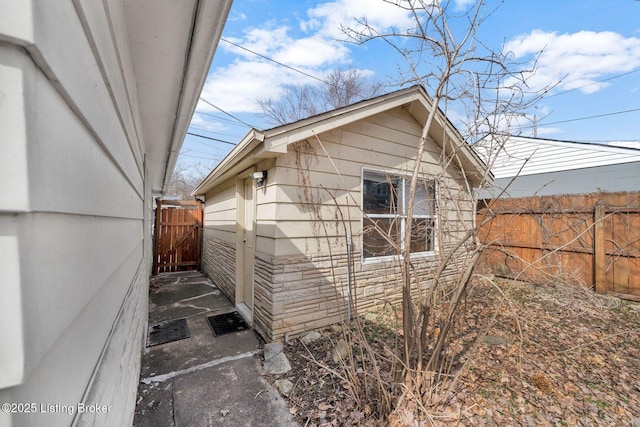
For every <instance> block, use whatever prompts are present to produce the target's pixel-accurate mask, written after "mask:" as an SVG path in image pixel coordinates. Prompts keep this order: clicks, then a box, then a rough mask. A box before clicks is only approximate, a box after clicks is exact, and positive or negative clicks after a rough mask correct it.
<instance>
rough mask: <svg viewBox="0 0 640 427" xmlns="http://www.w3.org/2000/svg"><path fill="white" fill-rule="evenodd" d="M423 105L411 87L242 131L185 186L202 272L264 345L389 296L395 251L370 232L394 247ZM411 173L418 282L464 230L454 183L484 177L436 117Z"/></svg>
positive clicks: (397, 292) (468, 220) (392, 298)
mask: <svg viewBox="0 0 640 427" xmlns="http://www.w3.org/2000/svg"><path fill="white" fill-rule="evenodd" d="M430 109H431V100H430V98H429V97H428V96H427V94H426V92H425V91H424V89H423V88H422V87H419V86H415V87H411V88H408V89H404V90H400V91H397V92H394V93H390V94H387V95H383V96H380V97H377V98H373V99H370V100H366V101H362V102H359V103H356V104H353V105H350V106H347V107H343V108H339V109H337V110H334V111H329V112H327V113H324V114H320V115H317V116H314V117H310V118H308V119H304V120H300V121H297V122H295V123H291V124H288V125H284V126H280V127H277V128H274V129H270V130H267V131H263V132H261V131H257V130H252V131H251V132H250V133H249V134H248V135H247V136H246V137H245V138H244V139H243V140H242V141H241V142H240V143H239V144H238V145H237V146H236V147H235V148H234V149H233V150H232V151H231V153H229V155H228V156H227V157H226V158H225V159H223V160H222V162H221V163H220V164H219V165H218V166H217V167H216V168H215V169H214V170H213V171H212V172H211V173H210V174H209V175H208V176H207V177H206V178H205V179H204V180H203V181H202V183H200V185H199V186H198V187H197V188H196V189H195V190H194V194H195V195H205V196H206V198H205V212H204V216H205V218H204V227H205V229H204V244H203V246H204V247H203V259H202V265H203V270H204V271H205V272H206V273H207V274H209V276H210V277H211V278H212V279H213V281H214V282H215V283H216V284H217V285H218V286H219V287H220V288H221V289H223V290H224V292H225V293H227V294H228V295H229V296H230V297H231V299H232V301H235V304H236V306H237V308H238V311H239V312H240V313H241V314H242V315H243V316H244V317H245V318H246V319H247V320H249V321H250V322H252V324H253V327H254V329H256V330H257V331H258V332H259V333H260V334H262V335H263V336H264V338H265V339H267V340H280V339H282V338H283V337H284V336H285V335H289V336H296V335H299V334H302V333H303V332H305V331H307V330H310V329H315V328H318V327H322V326H325V325H328V324H331V323H335V322H337V321H339V320H340V316H341V315H343V316H346V315H347V314H348V313H349V312H350V310H353V309H354V304H355V303H356V301H357V308H358V309H359V310H364V309H367V308H369V307H371V306H373V305H381V304H384V303H385V301H387V302H397V301H399V299H400V297H401V289H402V287H401V277H400V270H399V264H398V259H397V256H395V255H394V254H396V253H397V250H396V249H394V248H393V247H392V245H391V244H390V243H389V241H388V240H386V239H385V238H384V237H383V236H382V235H381V234H380V232H382V233H383V234H386V235H387V236H388V237H389V239H390V240H391V241H394V242H398V241H399V236H400V234H401V233H400V231H398V230H397V229H396V228H395V227H396V226H400V227H399V228H400V229H401V225H402V224H403V223H404V217H403V215H402V212H403V208H404V206H406V204H407V200H406V199H407V198H406V197H405V195H406V191H405V190H406V189H407V188H408V186H409V180H408V176H409V175H410V174H411V170H412V168H413V165H414V164H415V156H416V151H417V147H418V143H419V140H420V135H421V131H422V127H423V125H424V124H425V123H426V118H427V116H428V113H429V111H430ZM445 147H446V148H445ZM445 158H446V159H451V158H453V161H452V162H450V163H446V161H445ZM443 164H449V166H447V167H443V166H442V165H443ZM420 171H421V181H420V186H419V188H420V191H418V193H417V197H416V211H415V214H414V224H416V226H415V232H416V234H415V235H414V243H413V244H412V246H413V247H412V251H413V253H414V255H413V257H412V265H413V267H414V272H415V276H414V279H415V280H417V281H419V282H420V283H423V284H424V283H425V281H426V278H427V277H428V274H429V273H430V272H432V271H433V267H434V266H435V265H436V263H437V261H438V257H439V249H443V250H444V249H445V248H446V247H447V245H448V244H449V243H448V242H449V239H452V240H455V237H456V236H459V235H460V234H461V233H464V231H465V230H466V229H468V227H469V226H470V225H471V224H472V223H473V220H474V218H473V214H472V205H471V201H470V200H469V197H465V194H468V193H466V192H465V191H464V190H463V188H466V187H465V185H466V184H467V183H468V184H470V185H471V186H474V185H477V183H478V182H479V181H480V179H481V177H482V175H483V173H484V172H485V171H484V166H483V164H482V162H481V161H480V160H479V158H478V157H477V156H476V155H475V154H474V153H473V150H471V149H470V148H469V146H467V145H466V144H465V143H464V142H463V141H462V140H461V138H460V136H459V134H458V132H457V131H456V130H455V129H454V128H453V126H452V125H451V123H450V122H449V121H448V120H447V119H446V118H445V117H444V115H443V114H442V112H440V111H438V114H436V116H435V120H434V121H433V123H432V127H431V129H430V132H429V138H428V139H427V142H426V150H425V153H424V155H423V158H422V162H421V165H420ZM465 179H466V181H465ZM376 224H377V226H378V227H379V229H378V231H376V229H375V228H374V227H375V225H376ZM442 229H446V233H440V231H441V230H442ZM363 230H364V231H363ZM440 235H446V236H445V237H446V241H444V240H445V239H444V238H443V239H440V238H439V237H438V236H440ZM349 243H351V244H349ZM462 258H464V254H461V256H460V259H462ZM453 270H455V269H453ZM453 270H452V271H453ZM452 274H453V273H452ZM350 277H351V278H352V279H353V280H350V279H349V278H350ZM351 286H355V289H353V292H352V293H351V294H350V293H349V288H350V287H351ZM349 295H351V296H352V298H349Z"/></svg>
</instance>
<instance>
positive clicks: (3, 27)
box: [0, 0, 35, 46]
mask: <svg viewBox="0 0 640 427" xmlns="http://www.w3.org/2000/svg"><path fill="white" fill-rule="evenodd" d="M0 10H1V11H2V13H0V40H4V41H6V42H9V43H10V44H17V45H20V46H28V45H33V44H35V34H34V23H33V22H34V20H33V2H31V1H27V0H24V1H15V0H0Z"/></svg>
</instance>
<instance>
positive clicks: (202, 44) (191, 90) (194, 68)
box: [163, 0, 232, 193]
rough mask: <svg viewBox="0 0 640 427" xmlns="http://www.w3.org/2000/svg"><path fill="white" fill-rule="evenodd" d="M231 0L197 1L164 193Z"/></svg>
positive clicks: (166, 170)
mask: <svg viewBox="0 0 640 427" xmlns="http://www.w3.org/2000/svg"><path fill="white" fill-rule="evenodd" d="M231 3H232V0H224V1H220V0H200V1H199V3H198V10H197V14H196V17H195V20H194V23H193V32H192V37H191V46H190V49H189V59H188V62H187V68H186V70H185V77H184V80H183V88H182V93H181V96H180V103H179V106H178V112H177V114H176V122H175V127H174V129H173V135H172V137H171V146H170V148H169V153H168V154H169V155H168V158H167V165H166V169H165V175H164V185H163V193H164V192H165V191H166V188H167V186H168V185H169V183H170V182H171V175H172V174H173V168H174V167H175V165H176V161H177V160H178V154H179V153H180V148H181V147H182V143H183V142H184V138H185V136H186V135H187V129H188V128H189V123H190V122H191V118H192V117H193V113H194V112H195V109H196V105H197V104H198V99H199V98H200V93H202V88H203V87H204V83H205V80H206V79H207V75H208V73H209V67H210V66H211V62H212V60H213V55H214V53H215V51H216V48H217V46H218V42H219V41H220V37H221V35H222V30H223V28H224V24H225V22H226V20H227V16H228V15H229V10H230V9H231Z"/></svg>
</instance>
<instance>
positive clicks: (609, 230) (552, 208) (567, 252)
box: [477, 192, 640, 301]
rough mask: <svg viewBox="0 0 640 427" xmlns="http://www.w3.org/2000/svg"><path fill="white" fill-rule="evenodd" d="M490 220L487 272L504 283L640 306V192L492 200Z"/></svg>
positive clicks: (485, 212) (483, 211) (485, 234)
mask: <svg viewBox="0 0 640 427" xmlns="http://www.w3.org/2000/svg"><path fill="white" fill-rule="evenodd" d="M492 215H494V216H493V218H491V216H492ZM487 216H488V218H491V219H490V220H489V221H488V222H487V223H486V224H484V225H482V226H481V227H480V230H479V235H480V240H481V241H482V242H483V243H484V244H485V245H488V246H487V249H486V250H485V251H484V254H483V260H482V266H483V267H484V268H486V269H489V270H490V271H491V272H492V273H494V274H496V275H497V276H503V277H508V278H512V279H518V280H527V281H533V282H538V283H541V282H542V281H545V282H547V283H548V282H551V281H563V282H565V283H567V282H568V283H571V284H579V285H582V286H587V287H593V289H595V290H596V291H597V292H598V293H602V294H604V293H608V294H612V295H615V296H619V297H621V298H626V299H631V300H636V301H640V192H632V193H631V192H630V193H596V194H585V195H569V196H541V197H529V198H519V199H496V200H484V201H481V202H480V204H479V206H478V218H477V220H478V224H482V222H483V221H484V219H485V218H487Z"/></svg>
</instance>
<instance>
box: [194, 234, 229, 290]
mask: <svg viewBox="0 0 640 427" xmlns="http://www.w3.org/2000/svg"><path fill="white" fill-rule="evenodd" d="M201 266H202V271H204V272H205V273H206V274H207V275H208V276H209V278H210V279H211V281H212V282H213V283H214V284H215V285H216V286H217V287H218V288H220V290H222V292H224V294H225V295H226V296H227V297H228V298H229V299H230V300H231V302H232V303H235V296H236V248H235V246H234V245H233V244H231V243H228V242H226V241H224V240H221V239H218V238H216V237H214V236H213V232H212V231H211V230H209V229H207V228H205V229H204V233H203V236H202V262H201Z"/></svg>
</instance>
